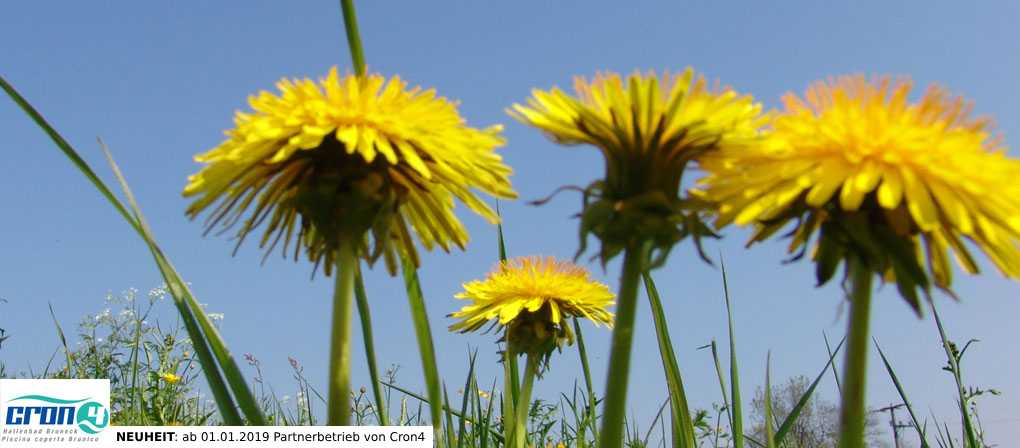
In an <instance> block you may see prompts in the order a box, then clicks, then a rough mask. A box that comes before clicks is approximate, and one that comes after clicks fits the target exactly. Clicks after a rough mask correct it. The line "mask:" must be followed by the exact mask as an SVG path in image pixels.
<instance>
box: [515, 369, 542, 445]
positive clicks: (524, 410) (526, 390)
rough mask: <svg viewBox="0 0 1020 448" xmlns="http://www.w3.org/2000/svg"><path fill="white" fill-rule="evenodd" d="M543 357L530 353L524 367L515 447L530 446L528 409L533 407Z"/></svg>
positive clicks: (517, 414) (518, 401) (516, 418)
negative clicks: (539, 366)
mask: <svg viewBox="0 0 1020 448" xmlns="http://www.w3.org/2000/svg"><path fill="white" fill-rule="evenodd" d="M541 359H542V357H541V356H539V355H534V354H529V355H528V363H527V366H526V367H525V368H524V382H523V383H522V384H521V391H520V395H519V397H518V400H517V407H516V409H515V413H514V440H513V441H514V445H513V446H514V447H515V448H526V447H527V446H528V409H529V408H530V407H531V389H532V387H533V386H534V385H535V377H536V376H538V365H539V363H541V362H542V361H541Z"/></svg>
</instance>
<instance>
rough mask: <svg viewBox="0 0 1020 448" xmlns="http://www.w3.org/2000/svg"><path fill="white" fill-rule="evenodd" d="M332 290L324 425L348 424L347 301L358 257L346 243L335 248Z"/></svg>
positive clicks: (348, 319)
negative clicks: (334, 271) (335, 267)
mask: <svg viewBox="0 0 1020 448" xmlns="http://www.w3.org/2000/svg"><path fill="white" fill-rule="evenodd" d="M336 265H337V272H336V273H335V275H336V289H335V290H334V291H333V329H332V331H331V333H330V338H329V400H328V405H329V410H328V412H327V417H326V424H327V425H330V426H348V425H350V424H351V404H350V397H351V314H352V312H351V311H352V310H351V304H352V303H353V302H354V274H355V272H356V271H357V267H358V259H357V258H355V257H354V248H353V247H351V245H350V244H349V243H346V242H342V243H340V248H339V249H338V250H337V261H336Z"/></svg>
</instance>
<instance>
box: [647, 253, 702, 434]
mask: <svg viewBox="0 0 1020 448" xmlns="http://www.w3.org/2000/svg"><path fill="white" fill-rule="evenodd" d="M642 277H644V282H645V292H646V293H647V294H648V302H649V303H650V304H651V307H652V317H653V319H654V321H655V335H656V338H657V339H658V342H659V355H660V356H661V358H662V367H663V369H664V370H665V372H666V385H667V386H668V388H669V398H670V399H669V402H670V410H671V411H672V412H671V414H672V419H673V446H675V447H682V448H686V447H690V448H693V447H695V446H696V442H695V440H694V425H693V423H692V421H691V412H690V409H689V408H688V405H687V394H686V392H685V391H684V383H683V378H682V377H681V376H680V367H679V366H678V365H677V360H676V354H675V353H674V352H673V342H672V340H671V339H670V337H669V328H668V326H667V323H666V314H665V312H664V311H663V310H662V302H661V300H660V299H659V291H658V290H657V289H656V288H655V282H654V281H653V280H652V276H651V275H650V274H648V272H647V271H645V272H643V273H642Z"/></svg>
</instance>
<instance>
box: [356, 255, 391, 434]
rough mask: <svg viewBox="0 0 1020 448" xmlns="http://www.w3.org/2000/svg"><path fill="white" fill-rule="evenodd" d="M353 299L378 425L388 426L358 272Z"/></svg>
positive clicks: (367, 310)
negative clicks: (356, 309) (356, 307)
mask: <svg viewBox="0 0 1020 448" xmlns="http://www.w3.org/2000/svg"><path fill="white" fill-rule="evenodd" d="M354 298H355V300H357V302H356V303H357V305H358V317H360V318H361V337H362V339H363V341H364V343H365V360H366V362H368V375H369V377H370V378H371V379H372V395H373V396H374V397H375V414H376V416H377V417H378V419H379V424H380V425H382V426H388V425H389V424H390V422H389V420H390V417H389V407H388V406H386V400H385V399H384V398H383V393H382V384H380V383H379V367H377V366H378V364H376V361H375V339H374V337H373V336H372V313H371V312H370V311H369V309H368V295H367V294H365V282H364V281H363V280H362V279H361V272H360V270H359V271H358V272H357V273H356V275H355V276H354Z"/></svg>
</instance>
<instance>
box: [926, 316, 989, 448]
mask: <svg viewBox="0 0 1020 448" xmlns="http://www.w3.org/2000/svg"><path fill="white" fill-rule="evenodd" d="M928 303H929V305H931V313H932V315H934V316H935V325H936V326H938V329H939V338H941V339H942V348H944V349H945V351H946V358H947V359H948V362H949V367H950V369H951V370H950V373H952V374H953V380H955V381H956V393H957V399H958V400H959V405H960V420H962V421H963V437H964V440H965V441H966V443H965V444H964V446H965V447H966V448H979V447H980V445H978V441H977V435H976V434H975V433H974V423H973V422H971V419H970V412H969V411H967V393H966V390H965V389H964V386H963V374H962V373H961V372H960V362H959V359H958V357H957V356H958V355H955V354H954V353H953V350H952V348H950V347H952V341H950V340H949V337H948V336H946V329H945V327H943V326H942V318H941V317H939V312H938V310H937V309H935V301H934V300H928Z"/></svg>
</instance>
